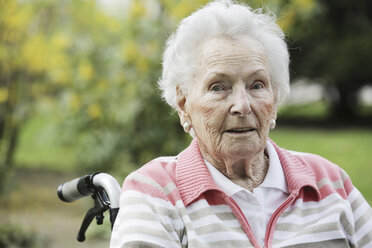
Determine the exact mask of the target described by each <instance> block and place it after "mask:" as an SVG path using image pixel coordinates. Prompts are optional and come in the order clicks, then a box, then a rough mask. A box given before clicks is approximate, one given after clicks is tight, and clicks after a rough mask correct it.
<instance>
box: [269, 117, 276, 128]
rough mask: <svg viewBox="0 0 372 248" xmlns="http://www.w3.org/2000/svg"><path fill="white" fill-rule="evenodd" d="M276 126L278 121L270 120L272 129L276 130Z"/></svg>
mask: <svg viewBox="0 0 372 248" xmlns="http://www.w3.org/2000/svg"><path fill="white" fill-rule="evenodd" d="M275 126H276V120H275V119H271V120H270V129H274V128H275Z"/></svg>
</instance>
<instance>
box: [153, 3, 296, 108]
mask: <svg viewBox="0 0 372 248" xmlns="http://www.w3.org/2000/svg"><path fill="white" fill-rule="evenodd" d="M275 21H276V18H275V15H274V14H273V13H267V14H266V13H263V11H262V9H256V10H252V9H251V8H250V7H249V6H246V5H243V4H237V3H234V2H233V1H231V0H217V1H214V2H211V3H209V4H208V5H206V6H205V7H203V8H202V9H200V10H197V11H196V12H194V13H193V14H192V15H190V16H189V17H187V18H185V19H183V20H182V21H181V23H180V25H179V26H178V28H177V30H176V32H175V33H174V34H172V35H171V36H170V37H169V39H168V41H167V43H166V47H165V51H164V54H163V72H162V76H161V78H160V79H159V82H158V84H159V87H160V89H161V90H162V97H163V98H164V99H165V101H166V102H167V103H168V104H169V105H170V106H171V107H173V108H174V109H176V110H177V109H178V104H177V90H176V88H177V86H178V87H180V89H182V91H184V92H185V93H186V94H187V93H188V90H189V87H190V82H192V80H193V76H194V75H195V73H196V71H197V68H196V67H197V64H198V61H197V59H198V54H197V51H198V49H197V48H198V46H199V45H200V44H202V43H203V42H205V41H207V40H209V39H212V38H216V37H222V38H224V37H226V38H231V39H239V38H242V37H244V36H250V37H251V38H253V39H255V40H257V41H258V42H259V43H260V44H261V45H262V47H263V48H264V51H265V54H266V56H267V60H268V65H269V74H270V79H271V82H272V87H273V91H274V95H275V103H276V105H277V106H278V105H279V104H280V103H282V102H283V101H284V100H285V98H286V97H287V96H288V94H289V69H288V67H289V54H288V49H287V45H286V43H285V40H284V38H285V36H284V33H283V31H282V30H281V29H280V27H279V26H278V25H277V24H276V22H275Z"/></svg>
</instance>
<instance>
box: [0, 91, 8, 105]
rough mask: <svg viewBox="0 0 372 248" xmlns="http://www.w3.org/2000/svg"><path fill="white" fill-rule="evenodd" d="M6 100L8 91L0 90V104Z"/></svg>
mask: <svg viewBox="0 0 372 248" xmlns="http://www.w3.org/2000/svg"><path fill="white" fill-rule="evenodd" d="M6 100H8V89H6V88H0V103H2V102H5V101H6Z"/></svg>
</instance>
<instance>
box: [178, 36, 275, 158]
mask: <svg viewBox="0 0 372 248" xmlns="http://www.w3.org/2000/svg"><path fill="white" fill-rule="evenodd" d="M199 58H200V59H199V70H198V74H197V76H196V78H195V80H194V81H193V82H192V86H191V88H190V91H189V94H188V95H187V97H186V98H185V102H184V110H185V112H186V113H187V115H188V116H189V119H190V121H191V124H192V127H193V129H194V131H195V134H196V136H197V138H198V140H199V143H200V145H201V149H202V152H203V153H207V154H208V155H209V156H213V157H214V158H215V159H218V158H222V159H225V158H227V157H230V158H232V159H234V160H239V159H244V158H246V157H250V156H251V157H252V156H254V155H256V154H258V153H259V152H260V151H261V152H262V151H263V149H264V148H265V146H266V140H267V136H268V133H269V126H270V125H269V123H270V119H271V118H275V117H276V109H275V107H274V105H275V103H274V94H273V91H272V86H271V82H270V78H269V71H268V64H267V61H266V58H265V54H264V51H263V48H262V47H261V45H260V44H259V43H258V42H257V41H255V40H253V39H251V38H246V39H244V41H243V40H230V39H222V38H218V39H217V38H216V39H212V40H209V41H207V42H205V43H204V44H202V45H201V49H200V57H199ZM204 155H205V154H204Z"/></svg>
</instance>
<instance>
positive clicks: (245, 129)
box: [225, 127, 256, 133]
mask: <svg viewBox="0 0 372 248" xmlns="http://www.w3.org/2000/svg"><path fill="white" fill-rule="evenodd" d="M255 130H256V129H255V128H251V127H236V128H230V129H227V130H226V131H225V132H227V133H247V132H252V131H255Z"/></svg>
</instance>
